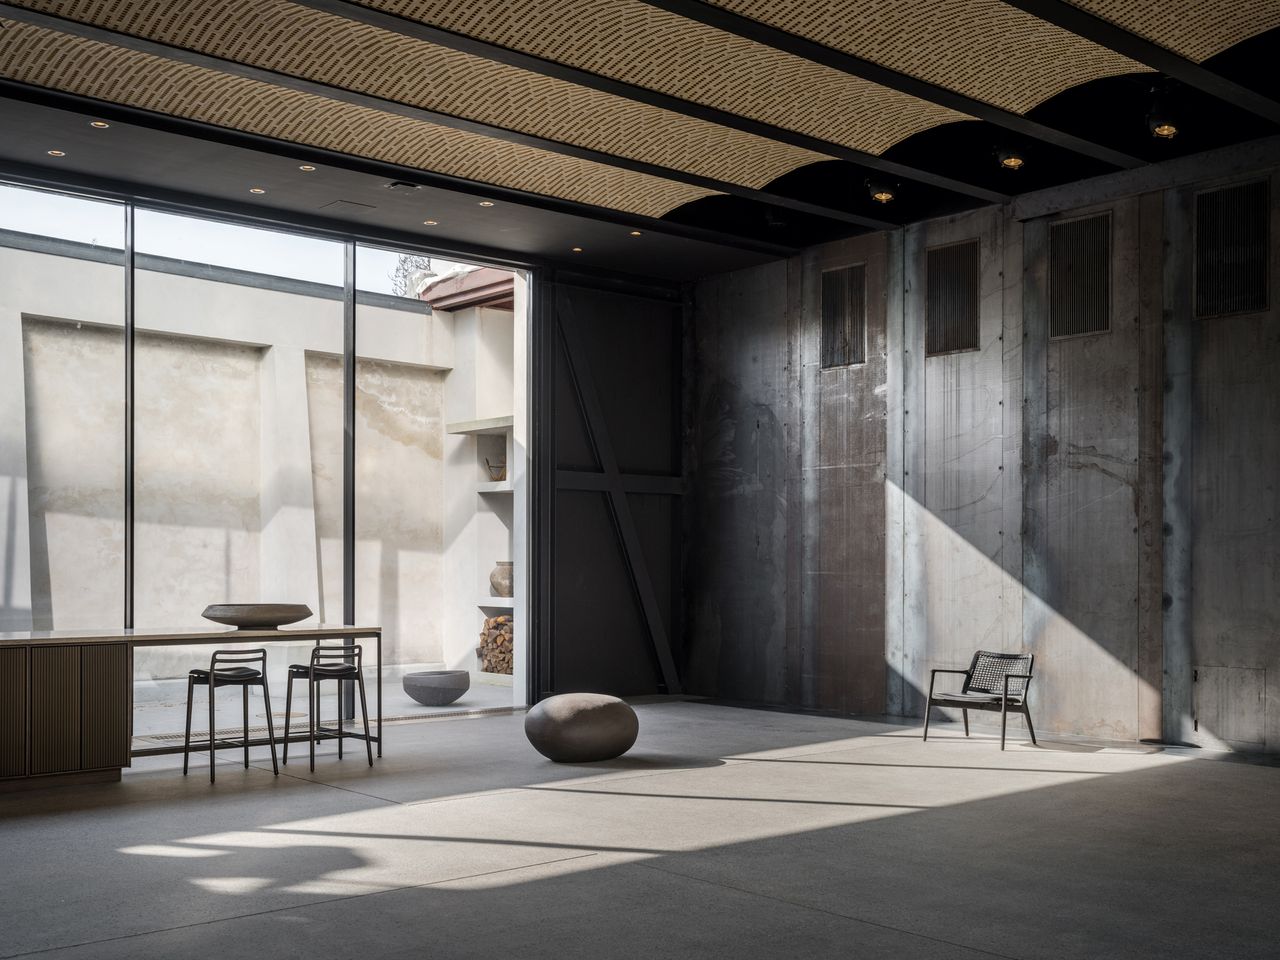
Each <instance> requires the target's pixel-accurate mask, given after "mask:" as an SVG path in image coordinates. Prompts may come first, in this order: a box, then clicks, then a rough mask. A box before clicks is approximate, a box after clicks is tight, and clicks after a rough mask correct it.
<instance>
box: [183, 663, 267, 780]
mask: <svg viewBox="0 0 1280 960" xmlns="http://www.w3.org/2000/svg"><path fill="white" fill-rule="evenodd" d="M254 663H256V664H259V667H257V668H255V667H252V666H249V664H254ZM210 678H212V680H213V682H212V683H210V682H209V681H210ZM196 687H208V688H209V743H208V747H209V782H210V783H213V779H214V768H215V767H216V766H217V764H216V763H215V762H214V751H215V750H217V749H218V738H217V734H216V732H215V728H214V715H213V706H214V699H213V692H214V690H216V689H217V688H218V687H239V688H240V690H241V693H242V695H243V700H244V739H243V740H241V741H240V742H239V743H237V742H236V741H235V740H223V741H222V746H223V747H234V746H239V745H241V744H242V745H243V746H244V766H245V769H246V770H247V769H248V768H249V688H250V687H261V688H262V699H263V700H264V701H266V704H267V740H268V741H270V743H271V769H272V770H274V771H275V774H276V776H277V777H278V776H280V765H279V764H278V763H276V728H275V724H274V723H272V721H271V691H270V689H268V687H267V651H266V650H265V649H258V650H215V651H213V656H212V657H210V658H209V669H208V670H198V669H197V670H192V671H191V672H190V673H189V674H187V735H186V738H185V739H184V741H183V744H182V775H183V776H184V777H185V776H186V775H187V766H188V764H189V762H190V760H191V701H192V695H193V694H194V693H195V688H196ZM204 746H205V745H204V744H202V743H197V744H196V747H197V748H199V749H203V748H204Z"/></svg>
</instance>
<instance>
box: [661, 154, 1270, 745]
mask: <svg viewBox="0 0 1280 960" xmlns="http://www.w3.org/2000/svg"><path fill="white" fill-rule="evenodd" d="M1265 159H1266V160H1267V161H1268V162H1269V163H1270V164H1271V165H1274V163H1275V157H1274V151H1272V154H1270V155H1268V156H1266V157H1265ZM1259 167H1263V168H1265V169H1270V168H1269V167H1267V164H1265V163H1258V162H1254V163H1252V164H1242V163H1240V162H1236V163H1235V165H1234V169H1233V170H1232V171H1231V172H1232V176H1233V177H1235V178H1237V179H1238V178H1240V177H1246V178H1247V177H1256V176H1257V175H1258V169H1259ZM1153 169H1154V170H1155V172H1154V173H1147V174H1143V175H1133V176H1130V177H1128V178H1127V179H1126V178H1125V177H1123V176H1117V177H1113V178H1108V180H1107V181H1105V182H1103V181H1100V182H1099V183H1098V184H1095V185H1092V186H1081V187H1074V188H1070V189H1064V190H1062V191H1059V192H1057V194H1056V195H1055V194H1053V193H1046V194H1044V195H1036V196H1034V197H1032V198H1031V199H1030V200H1029V201H1025V202H1024V201H1020V202H1019V203H1018V204H1015V205H1013V206H1008V207H993V208H984V209H981V210H977V211H973V212H970V213H966V214H963V215H958V216H955V217H951V218H946V219H941V220H936V221H931V222H928V223H923V224H917V225H914V226H911V227H908V228H906V229H904V230H901V231H897V232H894V233H891V234H879V235H874V236H870V237H866V238H859V239H858V240H856V241H846V242H844V243H841V244H833V245H827V246H824V247H820V248H816V249H814V250H810V251H807V252H806V253H805V254H803V255H801V256H798V257H796V258H793V259H792V260H791V261H789V262H787V263H777V264H770V265H766V266H763V267H760V268H756V269H753V270H748V271H743V272H741V273H736V274H730V275H726V276H722V277H714V278H710V279H708V280H706V281H703V282H701V283H699V284H698V285H696V287H695V288H694V291H693V297H694V311H693V317H694V324H695V332H694V336H693V350H694V358H693V362H692V365H691V366H692V372H693V376H694V377H695V379H696V384H695V392H696V395H697V397H698V403H697V408H696V411H695V415H694V418H693V422H692V423H691V425H690V427H691V431H692V434H693V442H692V443H691V450H692V451H694V454H693V456H692V460H693V463H692V475H693V483H694V489H695V494H696V509H695V510H694V511H693V524H692V532H693V542H692V544H691V546H690V550H689V558H690V564H689V566H690V576H689V597H688V616H689V619H690V623H689V631H688V636H689V657H688V663H687V665H686V670H687V675H688V677H689V681H690V687H691V688H692V689H693V690H694V691H696V692H699V693H704V694H708V695H713V696H720V697H724V698H728V699H741V700H752V701H763V702H769V703H778V704H790V705H796V706H804V707H816V708H820V709H830V710H837V711H841V712H863V713H876V712H887V713H890V714H902V715H907V716H920V715H921V713H922V710H923V692H924V691H926V690H927V687H928V682H929V672H930V670H931V669H932V668H934V667H964V666H967V664H968V661H969V658H970V657H971V655H972V653H973V651H974V650H975V649H979V648H983V649H992V650H1025V651H1028V652H1031V653H1034V654H1035V655H1036V672H1037V680H1036V683H1035V687H1034V690H1033V698H1032V699H1033V709H1034V712H1035V717H1036V720H1037V723H1038V725H1039V726H1041V727H1042V728H1044V729H1045V730H1046V731H1052V732H1060V733H1072V734H1080V735H1088V736H1095V737H1103V738H1119V739H1135V738H1156V739H1159V738H1161V737H1166V738H1168V739H1174V740H1180V741H1188V742H1198V743H1203V744H1205V745H1208V746H1223V745H1225V746H1233V747H1241V748H1248V749H1259V748H1265V749H1271V750H1276V749H1280V663H1277V662H1276V660H1277V658H1280V589H1277V586H1278V585H1280V548H1278V547H1277V546H1276V544H1277V543H1280V529H1278V528H1277V524H1280V518H1278V517H1277V514H1278V513H1280V511H1278V510H1277V509H1276V508H1277V505H1278V504H1280V500H1278V498H1277V494H1276V480H1275V477H1276V476H1277V474H1278V472H1280V427H1278V426H1277V425H1278V424H1280V379H1278V378H1276V377H1275V375H1274V371H1275V370H1276V369H1278V368H1280V367H1278V366H1277V364H1280V334H1278V333H1277V330H1278V329H1280V326H1278V325H1277V323H1276V320H1277V317H1276V310H1275V307H1274V306H1273V307H1272V309H1271V310H1269V311H1267V312H1264V313H1262V314H1256V315H1248V316H1236V317H1228V318H1221V319H1216V320H1195V319H1193V318H1192V317H1191V316H1190V302H1191V300H1190V292H1189V291H1190V287H1191V283H1192V271H1191V269H1190V262H1191V261H1190V256H1191V249H1192V248H1191V243H1192V230H1191V223H1190V213H1189V211H1190V209H1191V204H1192V198H1193V196H1194V193H1195V191H1196V190H1197V189H1202V188H1203V187H1204V186H1206V185H1209V184H1212V183H1214V182H1216V181H1215V180H1214V179H1213V178H1214V170H1213V168H1212V167H1210V168H1206V166H1205V161H1203V160H1202V161H1201V162H1200V163H1199V165H1195V164H1186V163H1184V164H1182V165H1181V166H1175V167H1171V168H1170V169H1168V170H1160V169H1159V168H1153ZM1143 177H1145V178H1146V179H1143ZM1228 179H1231V178H1228ZM1277 194H1280V190H1277V189H1276V188H1275V187H1274V186H1273V189H1272V194H1271V195H1272V197H1273V203H1274V202H1275V200H1274V198H1275V197H1276V196H1277ZM1028 211H1033V212H1032V213H1030V214H1028ZM1100 212H1107V213H1109V214H1110V216H1111V221H1112V264H1111V278H1112V283H1111V296H1112V304H1111V328H1110V330H1109V331H1107V332H1105V333H1100V334H1094V335H1089V336H1081V337H1074V338H1063V339H1051V338H1050V336H1049V318H1048V291H1047V263H1048V259H1047V258H1048V244H1049V229H1050V225H1051V224H1052V222H1054V221H1055V220H1058V219H1064V218H1069V217H1074V216H1081V215H1087V214H1095V213H1100ZM1276 232H1277V231H1276V228H1275V227H1273V236H1275V235H1276ZM970 239H976V240H978V241H979V243H980V274H981V284H980V329H981V337H980V344H979V347H978V349H977V350H973V351H966V352H961V353H955V354H949V355H943V356H933V357H926V356H925V329H926V322H927V318H926V315H925V314H926V311H925V303H924V301H925V280H926V277H925V262H926V255H927V251H928V249H929V248H931V247H935V246H940V245H944V244H949V243H954V242H958V241H962V240H970ZM853 262H865V263H867V264H868V276H869V282H868V317H869V319H868V330H869V336H868V347H869V349H868V360H867V363H865V364H861V365H857V366H851V367H848V368H844V369H841V370H838V371H822V370H819V369H818V368H817V363H816V356H817V338H818V335H819V334H818V331H819V314H818V308H817V301H816V299H815V295H814V290H815V289H816V285H817V283H818V282H819V280H818V278H819V275H820V272H821V270H822V269H824V268H827V267H829V266H833V265H839V264H842V263H853ZM1276 262H1277V258H1276V254H1275V244H1274V242H1273V245H1272V263H1273V272H1274V271H1275V269H1276V268H1275V264H1276ZM877 276H878V277H880V278H881V279H878V280H877V279H872V278H873V277H877ZM1277 282H1278V278H1276V277H1273V279H1272V289H1273V290H1275V289H1276V283H1277ZM1274 301H1275V297H1274V295H1273V297H1272V302H1273V304H1274ZM940 682H941V681H940Z"/></svg>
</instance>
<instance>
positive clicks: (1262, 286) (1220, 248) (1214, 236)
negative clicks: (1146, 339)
mask: <svg viewBox="0 0 1280 960" xmlns="http://www.w3.org/2000/svg"><path fill="white" fill-rule="evenodd" d="M1270 219H1271V203H1270V195H1269V191H1268V189H1267V182H1266V181H1265V180H1258V181H1255V182H1254V183H1242V184H1240V185H1238V186H1232V187H1223V188H1222V189H1220V190H1209V191H1207V192H1205V193H1202V194H1199V195H1198V196H1197V197H1196V252H1195V258H1196V268H1195V269H1196V279H1195V283H1196V316H1197V317H1216V316H1221V315H1223V314H1229V313H1255V312H1258V311H1261V310H1265V309H1267V261H1268V251H1267V247H1268V243H1269V240H1270V237H1269V234H1270Z"/></svg>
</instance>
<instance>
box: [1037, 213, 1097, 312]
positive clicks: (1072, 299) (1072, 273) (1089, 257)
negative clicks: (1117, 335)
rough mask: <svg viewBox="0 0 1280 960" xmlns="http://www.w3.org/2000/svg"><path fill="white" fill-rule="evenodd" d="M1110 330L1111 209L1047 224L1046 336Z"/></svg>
mask: <svg viewBox="0 0 1280 960" xmlns="http://www.w3.org/2000/svg"><path fill="white" fill-rule="evenodd" d="M1109 329H1111V214H1110V213H1104V214H1102V215H1101V216H1096V217H1085V218H1083V219H1080V220H1067V221H1065V222H1063V223H1055V224H1053V225H1052V226H1051V227H1050V228H1049V336H1050V337H1077V336H1080V335H1081V334H1086V333H1105V332H1106V331H1107V330H1109Z"/></svg>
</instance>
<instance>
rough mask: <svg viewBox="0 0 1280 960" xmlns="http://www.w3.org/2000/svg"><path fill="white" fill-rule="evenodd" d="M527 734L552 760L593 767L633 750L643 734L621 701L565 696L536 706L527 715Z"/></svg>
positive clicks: (589, 695)
mask: <svg viewBox="0 0 1280 960" xmlns="http://www.w3.org/2000/svg"><path fill="white" fill-rule="evenodd" d="M524 732H525V736H527V737H528V738H529V742H530V743H531V744H533V748H534V749H535V750H537V751H538V752H539V753H540V754H542V755H543V756H544V757H546V758H547V759H548V760H554V761H555V762H556V763H593V762H595V761H597V760H612V759H613V758H614V757H620V756H622V755H623V754H624V753H626V752H627V751H628V750H630V749H631V747H632V745H633V744H634V743H635V742H636V736H637V734H639V733H640V720H639V719H638V718H637V717H636V712H635V711H634V710H632V709H631V707H629V706H628V705H627V704H625V703H623V702H622V701H621V700H619V699H618V698H617V697H610V696H607V695H606V694H603V693H562V694H560V695H558V696H555V697H548V698H547V699H546V700H543V701H541V702H540V703H537V704H535V705H534V707H533V709H531V710H530V711H529V712H528V713H526V714H525V717H524Z"/></svg>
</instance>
